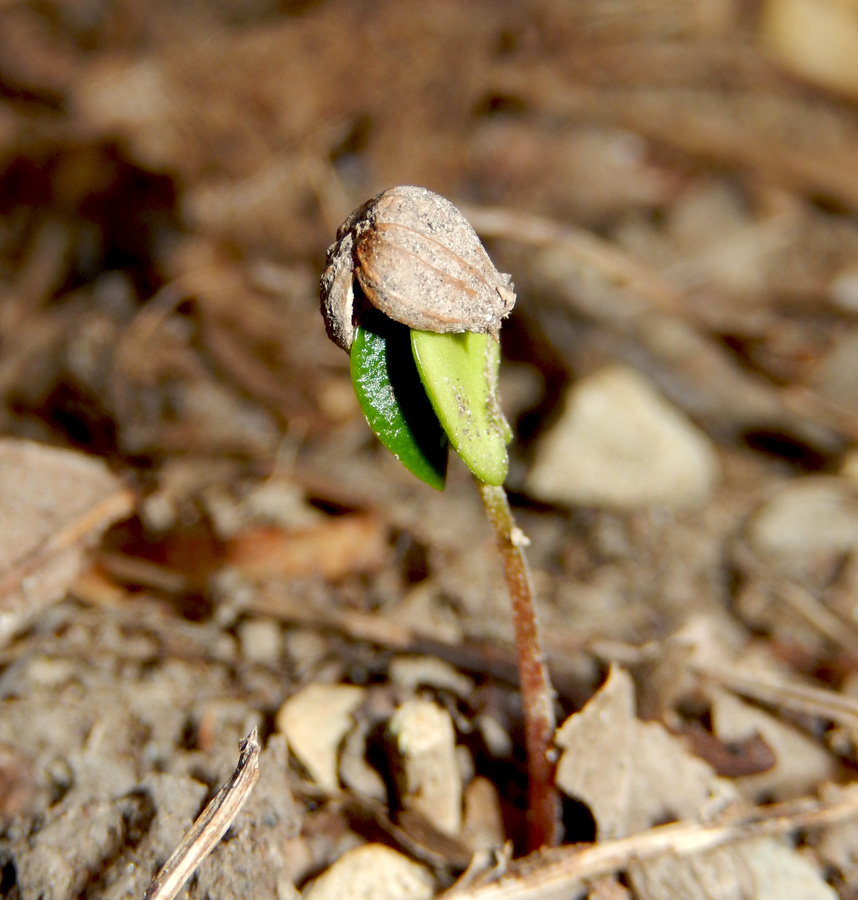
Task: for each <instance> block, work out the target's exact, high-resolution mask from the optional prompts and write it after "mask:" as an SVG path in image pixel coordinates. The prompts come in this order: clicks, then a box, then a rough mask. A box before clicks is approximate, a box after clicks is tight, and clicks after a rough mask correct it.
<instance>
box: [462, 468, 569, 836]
mask: <svg viewBox="0 0 858 900" xmlns="http://www.w3.org/2000/svg"><path fill="white" fill-rule="evenodd" d="M476 481H477V485H478V486H479V489H480V495H481V496H482V498H483V504H484V505H485V507H486V513H487V514H488V517H489V521H490V522H491V523H492V527H493V528H494V531H495V537H496V539H497V544H498V547H499V548H500V551H501V555H502V556H503V566H504V573H505V575H506V583H507V587H508V588H509V595H510V599H511V600H512V618H513V626H514V629H515V643H516V651H517V654H518V672H519V680H520V690H521V701H522V707H523V711H524V731H525V746H526V748H527V774H528V842H529V845H530V849H532V850H533V849H536V848H537V847H553V846H556V845H557V844H558V843H559V841H560V837H561V835H560V802H559V797H558V794H557V788H556V787H555V786H554V763H553V761H552V753H553V747H554V729H555V724H556V723H555V720H554V692H553V690H552V688H551V682H550V680H549V677H548V669H547V668H546V666H545V661H544V657H543V652H542V645H541V641H540V639H539V624H538V622H537V618H536V606H535V604H534V602H533V587H532V585H531V581H530V572H529V571H528V567H527V560H526V559H525V556H524V549H523V548H524V547H525V546H526V544H527V543H528V541H527V538H526V537H525V535H524V533H523V532H522V530H521V529H520V528H519V527H518V526H517V525H516V524H515V520H514V519H513V516H512V511H511V510H510V508H509V502H508V501H507V498H506V492H505V491H504V489H503V488H502V487H495V486H494V485H490V484H486V483H485V482H482V481H480V480H479V479H476Z"/></svg>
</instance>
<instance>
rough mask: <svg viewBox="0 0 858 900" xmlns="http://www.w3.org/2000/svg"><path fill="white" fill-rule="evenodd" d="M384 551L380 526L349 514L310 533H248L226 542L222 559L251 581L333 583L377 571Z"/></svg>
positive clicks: (384, 531)
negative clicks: (308, 579) (326, 580)
mask: <svg viewBox="0 0 858 900" xmlns="http://www.w3.org/2000/svg"><path fill="white" fill-rule="evenodd" d="M388 549H389V547H388V542H387V529H386V528H385V526H384V524H383V523H382V522H381V521H380V520H379V519H376V518H374V517H373V516H367V515H359V514H355V515H348V516H340V517H339V518H335V519H328V520H327V521H325V522H324V523H322V524H320V525H316V526H313V527H310V528H299V529H291V530H288V531H285V530H283V529H279V528H270V527H264V528H252V529H248V530H247V531H244V532H242V533H241V534H240V535H238V536H237V537H235V538H234V539H233V540H231V541H230V542H229V545H228V549H227V560H228V562H229V563H230V564H232V565H234V566H237V567H238V568H239V569H241V570H242V571H243V572H245V574H247V575H249V576H251V577H253V578H264V577H266V576H276V577H287V578H296V577H306V576H311V575H321V576H322V577H324V578H329V579H332V580H333V579H337V578H343V577H344V576H346V575H351V574H355V573H363V572H374V571H377V570H378V569H380V568H381V567H382V566H383V565H384V562H385V559H386V557H387V554H388Z"/></svg>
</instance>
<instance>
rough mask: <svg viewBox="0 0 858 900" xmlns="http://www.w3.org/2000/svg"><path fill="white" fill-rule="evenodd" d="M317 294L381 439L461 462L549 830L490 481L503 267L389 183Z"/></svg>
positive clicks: (525, 594) (538, 841)
mask: <svg viewBox="0 0 858 900" xmlns="http://www.w3.org/2000/svg"><path fill="white" fill-rule="evenodd" d="M321 299H322V314H323V316H324V318H325V325H326V327H327V330H328V334H329V336H330V337H331V339H332V340H333V341H334V342H335V343H337V344H339V346H341V347H342V348H343V349H344V350H347V351H348V352H349V353H350V357H351V376H352V383H353V385H354V388H355V393H356V394H357V398H358V402H359V403H360V406H361V409H362V410H363V412H364V415H365V416H366V418H367V421H368V423H369V425H370V427H371V428H372V430H373V431H374V432H375V434H376V435H377V436H378V438H379V439H380V440H381V442H382V443H383V444H384V445H385V446H386V447H387V448H388V449H389V450H390V451H391V452H392V453H393V454H394V455H395V456H396V457H397V459H399V461H400V462H402V463H403V465H405V466H406V468H408V469H409V470H410V471H411V472H412V473H413V474H414V475H416V476H417V477H418V478H420V479H421V480H422V481H425V482H426V483H427V484H429V485H430V486H432V487H433V488H436V489H438V490H443V489H444V486H445V483H446V474H447V457H448V449H449V445H451V444H452V446H453V448H454V449H455V450H456V452H457V453H458V454H459V456H460V457H461V458H462V460H463V461H464V463H465V465H466V466H467V467H468V468H469V469H470V470H471V472H472V473H473V475H474V478H475V480H476V482H477V486H478V487H479V491H480V495H481V497H482V499H483V504H484V505H485V508H486V512H487V514H488V518H489V521H490V522H491V524H492V527H493V528H494V532H495V536H496V539H497V543H498V546H499V548H500V551H501V555H502V557H503V563H504V573H505V576H506V582H507V586H508V588H509V593H510V598H511V600H512V613H513V625H514V629H515V637H516V649H517V655H518V669H519V679H520V687H521V694H522V704H523V708H524V719H525V743H526V749H527V768H528V781H529V790H528V800H529V803H528V812H529V817H528V820H529V844H530V847H531V849H536V848H538V847H540V846H543V845H553V844H556V843H558V842H559V839H560V826H559V802H558V797H557V792H556V789H555V787H554V766H553V764H552V760H551V753H552V746H553V745H552V741H553V736H554V728H555V721H554V706H553V692H552V689H551V684H550V681H549V678H548V671H547V669H546V667H545V663H544V661H543V655H542V648H541V642H540V638H539V628H538V623H537V618H536V609H535V606H534V602H533V589H532V585H531V579H530V574H529V571H528V567H527V561H526V559H525V555H524V547H525V546H526V544H527V543H528V541H527V538H526V537H525V536H524V534H523V532H522V531H521V529H519V528H518V527H517V526H516V524H515V520H514V519H513V516H512V512H511V510H510V507H509V502H508V500H507V496H506V492H505V491H504V489H503V483H504V480H505V479H506V475H507V469H508V466H509V459H508V455H507V449H506V445H507V444H508V443H509V441H510V440H511V438H512V432H511V430H510V428H509V425H508V424H507V422H506V419H505V418H504V416H503V413H502V412H501V409H500V405H499V403H498V391H497V381H498V367H499V365H500V344H499V341H498V333H499V331H500V325H501V321H502V320H503V319H504V318H505V317H506V316H507V315H509V313H510V312H511V310H512V308H513V305H514V303H515V293H514V291H513V286H512V283H511V281H510V277H509V276H508V275H502V274H501V273H499V272H498V271H497V270H496V269H495V267H494V265H493V264H492V262H491V260H490V259H489V257H488V254H487V253H486V251H485V249H484V248H483V245H482V244H481V243H480V240H479V238H478V237H477V235H476V233H475V232H474V230H473V229H472V228H471V226H470V225H469V224H468V222H467V221H466V219H465V217H464V216H463V215H462V214H461V213H460V212H459V210H458V209H456V207H455V206H453V205H452V204H451V203H450V202H449V201H447V200H445V199H444V198H443V197H440V196H439V195H437V194H434V193H432V192H431V191H428V190H426V189H425V188H417V187H396V188H391V189H390V190H387V191H384V192H383V193H381V194H379V195H378V196H377V197H375V198H374V199H372V200H370V201H369V202H368V203H365V204H364V205H363V206H361V207H359V208H358V209H356V210H355V211H354V212H353V213H352V214H351V215H350V216H349V217H348V218H347V219H346V220H345V222H344V223H343V224H342V225H341V226H340V228H339V230H338V232H337V240H336V242H335V243H334V244H333V245H332V246H331V247H330V248H329V249H328V256H327V267H326V269H325V271H324V273H323V274H322V281H321Z"/></svg>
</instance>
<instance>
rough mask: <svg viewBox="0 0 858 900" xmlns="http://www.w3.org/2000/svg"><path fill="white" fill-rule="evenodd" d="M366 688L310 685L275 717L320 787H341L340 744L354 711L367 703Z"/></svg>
mask: <svg viewBox="0 0 858 900" xmlns="http://www.w3.org/2000/svg"><path fill="white" fill-rule="evenodd" d="M364 695H365V691H364V689H363V688H360V687H356V686H354V685H348V684H309V685H307V687H305V688H303V689H302V690H300V691H299V692H298V693H297V694H295V695H294V696H293V697H290V698H289V699H288V700H287V701H286V702H285V703H284V704H283V706H282V707H280V710H279V712H278V713H277V717H276V720H275V724H276V726H277V730H278V731H279V732H280V733H281V734H283V735H285V736H286V740H287V741H288V742H289V749H290V750H291V751H292V752H293V753H294V754H295V756H296V757H297V758H298V761H299V762H300V763H301V765H303V766H304V768H305V769H306V770H307V772H308V773H309V774H310V777H311V778H312V779H313V781H315V782H316V784H318V785H319V787H321V788H324V789H325V790H326V791H330V792H331V793H334V792H336V791H338V790H339V787H340V782H339V778H338V777H337V761H338V757H339V748H340V744H341V743H342V741H343V738H344V737H345V736H346V735H347V734H348V732H349V729H350V728H351V727H352V724H353V722H352V716H351V714H352V713H353V712H354V711H355V710H356V709H357V708H358V706H360V704H361V703H362V702H363V699H364Z"/></svg>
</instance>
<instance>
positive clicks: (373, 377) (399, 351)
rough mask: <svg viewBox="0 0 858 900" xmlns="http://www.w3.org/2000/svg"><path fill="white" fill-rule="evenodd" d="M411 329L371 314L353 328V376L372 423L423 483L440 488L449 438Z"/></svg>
mask: <svg viewBox="0 0 858 900" xmlns="http://www.w3.org/2000/svg"><path fill="white" fill-rule="evenodd" d="M408 334H409V332H408V328H406V327H405V326H404V325H399V324H397V323H395V322H392V321H391V320H389V319H385V318H384V317H382V316H368V317H367V321H366V322H365V323H363V325H362V326H359V327H357V328H356V329H355V336H354V343H353V344H352V348H351V375H352V384H353V385H354V389H355V394H356V395H357V399H358V403H360V407H361V409H362V410H363V414H364V415H365V416H366V420H367V422H368V423H369V427H370V428H371V429H372V430H373V431H374V432H375V434H376V435H377V437H378V439H379V440H380V441H381V442H382V444H384V446H385V447H387V449H388V450H390V452H391V453H393V455H394V456H395V457H396V458H397V459H398V460H399V461H400V462H401V463H402V464H403V465H404V466H405V468H406V469H408V470H409V471H410V472H412V473H413V474H414V475H416V476H417V477H418V478H419V479H421V481H425V482H426V484H428V485H430V486H431V487H433V488H436V489H437V490H439V491H442V490H444V485H445V483H446V479H447V455H448V454H447V450H448V443H447V436H446V435H445V434H444V431H443V429H442V428H441V425H440V423H439V422H438V418H437V417H436V415H435V413H434V411H433V409H432V406H431V404H430V403H429V400H428V398H427V396H426V392H425V391H424V389H423V385H422V384H421V382H420V377H419V375H418V374H417V368H416V366H415V363H414V357H413V356H412V352H411V345H410V342H409V337H408Z"/></svg>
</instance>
